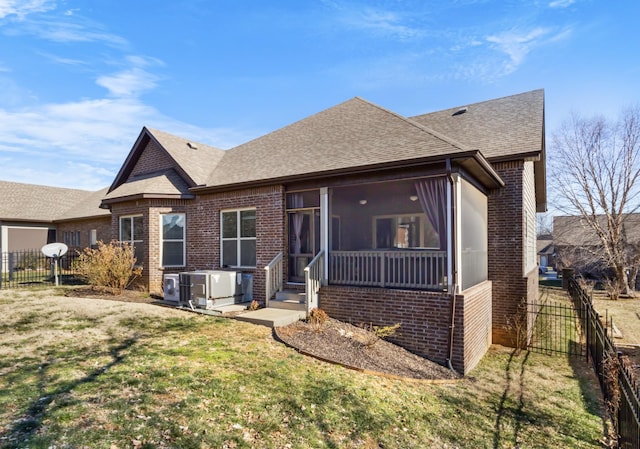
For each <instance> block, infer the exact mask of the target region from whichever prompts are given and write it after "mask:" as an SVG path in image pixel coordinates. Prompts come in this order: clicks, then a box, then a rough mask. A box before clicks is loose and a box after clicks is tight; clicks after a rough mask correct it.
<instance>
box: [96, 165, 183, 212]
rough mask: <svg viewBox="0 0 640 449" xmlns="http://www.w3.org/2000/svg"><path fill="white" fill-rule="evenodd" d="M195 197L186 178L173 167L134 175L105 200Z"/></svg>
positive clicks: (107, 195) (106, 201) (107, 201)
mask: <svg viewBox="0 0 640 449" xmlns="http://www.w3.org/2000/svg"><path fill="white" fill-rule="evenodd" d="M175 196H180V197H181V198H193V194H192V193H190V192H189V186H188V185H187V183H186V182H185V181H184V179H183V178H182V177H181V176H180V175H179V174H178V173H177V172H176V171H175V170H173V169H168V170H161V171H158V172H153V173H145V174H142V175H138V176H132V177H131V178H129V179H128V180H127V182H125V183H124V184H121V185H120V186H118V187H117V188H116V189H115V190H112V191H111V192H109V193H107V194H106V195H104V198H103V202H104V203H105V204H108V203H109V202H111V201H112V200H115V199H119V200H122V199H126V198H131V197H136V198H139V197H141V198H144V197H153V198H158V197H175Z"/></svg>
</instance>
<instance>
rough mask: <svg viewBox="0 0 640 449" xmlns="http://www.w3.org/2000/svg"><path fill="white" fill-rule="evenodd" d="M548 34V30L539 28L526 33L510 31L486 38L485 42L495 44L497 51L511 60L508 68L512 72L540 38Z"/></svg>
mask: <svg viewBox="0 0 640 449" xmlns="http://www.w3.org/2000/svg"><path fill="white" fill-rule="evenodd" d="M548 33H549V30H548V29H546V28H540V27H539V28H535V29H533V30H531V31H528V32H526V33H521V32H519V31H513V30H512V31H507V32H504V33H501V34H497V35H493V36H488V37H487V41H488V42H490V43H492V44H495V46H496V47H497V48H498V49H499V50H501V51H502V52H504V53H506V54H507V55H508V56H509V58H510V60H511V63H510V64H509V67H510V68H511V69H512V70H511V71H513V70H515V69H516V68H517V67H518V66H519V65H520V64H521V63H522V61H523V60H524V58H525V56H527V54H528V53H529V52H530V51H531V50H532V49H533V48H534V47H535V46H536V45H538V44H539V40H540V38H541V37H542V36H545V35H546V34H548Z"/></svg>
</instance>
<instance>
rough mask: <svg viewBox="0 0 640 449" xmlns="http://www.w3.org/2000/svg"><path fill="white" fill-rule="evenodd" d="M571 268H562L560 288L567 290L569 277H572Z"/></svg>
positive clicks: (572, 271) (572, 270)
mask: <svg viewBox="0 0 640 449" xmlns="http://www.w3.org/2000/svg"><path fill="white" fill-rule="evenodd" d="M574 272H575V270H574V269H573V268H563V269H562V290H569V279H573V273H574Z"/></svg>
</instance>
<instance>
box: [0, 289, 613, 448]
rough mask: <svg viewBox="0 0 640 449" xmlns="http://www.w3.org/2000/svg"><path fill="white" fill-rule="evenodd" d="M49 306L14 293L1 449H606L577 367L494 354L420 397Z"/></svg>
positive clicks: (266, 349) (264, 344)
mask: <svg viewBox="0 0 640 449" xmlns="http://www.w3.org/2000/svg"><path fill="white" fill-rule="evenodd" d="M51 293H52V292H49V294H48V295H45V296H44V297H43V296H38V297H37V298H35V297H34V298H31V297H30V296H29V293H28V292H15V291H10V292H6V291H3V292H0V317H1V318H0V319H1V320H2V321H0V323H1V324H2V325H3V326H5V328H4V329H5V330H4V331H3V332H2V333H1V334H0V347H2V348H3V351H5V352H4V353H3V357H2V358H0V447H2V448H18V447H20V448H22V447H43V448H48V447H91V448H109V449H111V448H129V447H135V448H162V447H166V448H176V447H185V448H186V447H201V448H222V447H227V448H284V447H288V448H309V447H314V448H322V447H327V448H362V447H366V448H383V447H384V448H404V447H412V448H413V447H447V448H483V447H486V448H513V447H516V446H518V447H529V448H546V447H571V448H599V447H601V443H600V440H601V438H602V413H601V408H600V406H599V396H598V386H597V384H596V383H595V382H594V379H593V377H592V376H590V375H589V369H588V366H587V367H586V368H585V367H584V366H581V365H579V364H575V365H572V364H569V363H568V362H567V360H566V359H563V358H558V357H547V356H543V355H536V354H529V353H526V352H522V353H521V354H519V355H516V354H514V353H513V352H512V351H511V350H509V349H507V348H502V347H494V348H492V349H491V351H490V352H489V353H488V354H487V356H486V357H485V358H484V360H483V361H482V362H481V363H480V365H479V366H478V368H476V369H475V370H474V371H473V373H472V376H469V377H467V378H465V379H463V380H461V381H459V382H457V383H455V384H452V385H426V384H416V383H415V382H406V381H401V380H393V379H386V378H380V377H375V376H370V375H366V374H362V373H358V372H354V371H351V370H347V369H344V368H342V367H340V366H335V365H331V364H327V363H323V362H320V361H318V360H316V359H313V358H309V357H305V356H302V355H300V354H299V353H297V352H296V351H295V350H293V349H290V348H288V347H286V346H284V345H282V344H280V343H278V342H276V341H275V340H274V339H273V337H272V335H271V331H270V330H269V329H266V328H264V327H259V326H253V325H250V324H247V323H240V322H236V321H232V320H228V319H219V318H210V317H203V316H200V315H195V314H189V313H185V312H180V311H176V310H173V309H167V308H162V307H157V306H153V305H149V304H136V303H115V302H111V301H104V300H96V299H85V300H84V301H83V300H82V299H78V302H75V301H73V299H74V298H68V297H61V296H56V295H54V294H51ZM18 305H19V306H20V307H18ZM34 307H35V308H38V314H37V315H38V316H34V315H30V312H31V311H33V310H34ZM48 311H49V312H50V311H56V312H55V313H48ZM70 311H75V315H74V314H72V313H71V312H70ZM19 322H24V323H25V325H24V326H23V327H21V328H15V329H14V327H13V326H14V325H15V324H16V323H19ZM27 323H28V324H27ZM78 323H80V324H81V325H78ZM83 323H86V324H91V326H84V325H82V324H83ZM72 325H73V326H72ZM49 332H53V333H54V334H55V338H46V339H40V338H38V335H39V334H40V333H41V334H42V335H47V333H49ZM27 335H28V336H29V339H26V338H25V336H27ZM26 341H32V342H33V344H32V345H31V347H30V350H27V349H26V348H27V346H28V345H27V344H26ZM16 342H20V344H21V345H23V346H20V347H18V346H19V345H17V344H16Z"/></svg>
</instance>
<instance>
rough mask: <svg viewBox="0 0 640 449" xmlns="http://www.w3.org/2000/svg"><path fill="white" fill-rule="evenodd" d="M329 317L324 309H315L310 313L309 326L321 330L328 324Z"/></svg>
mask: <svg viewBox="0 0 640 449" xmlns="http://www.w3.org/2000/svg"><path fill="white" fill-rule="evenodd" d="M328 319H329V315H327V312H325V311H324V310H322V309H319V308H317V307H316V308H314V309H311V312H310V313H309V324H311V326H312V327H313V328H314V329H315V330H320V328H321V327H322V325H323V324H324V323H326V322H327V320H328Z"/></svg>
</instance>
